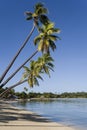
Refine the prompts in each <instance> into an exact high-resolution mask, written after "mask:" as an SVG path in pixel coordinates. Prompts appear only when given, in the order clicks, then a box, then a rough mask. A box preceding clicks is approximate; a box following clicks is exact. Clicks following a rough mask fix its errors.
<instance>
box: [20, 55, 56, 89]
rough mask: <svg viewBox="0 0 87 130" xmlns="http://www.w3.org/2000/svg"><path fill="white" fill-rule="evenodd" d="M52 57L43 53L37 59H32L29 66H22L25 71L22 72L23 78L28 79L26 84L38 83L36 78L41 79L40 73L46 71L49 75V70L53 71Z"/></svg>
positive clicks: (31, 85)
mask: <svg viewBox="0 0 87 130" xmlns="http://www.w3.org/2000/svg"><path fill="white" fill-rule="evenodd" d="M52 62H53V59H52V57H51V56H50V55H49V54H44V55H42V57H39V58H38V60H37V61H32V62H31V64H30V68H29V67H26V66H25V67H24V69H25V72H24V74H23V79H26V78H27V79H28V84H29V85H30V87H33V86H34V85H39V82H38V79H41V80H43V78H42V77H41V74H43V73H46V74H48V75H49V76H50V70H52V71H53V67H54V65H53V63H52Z"/></svg>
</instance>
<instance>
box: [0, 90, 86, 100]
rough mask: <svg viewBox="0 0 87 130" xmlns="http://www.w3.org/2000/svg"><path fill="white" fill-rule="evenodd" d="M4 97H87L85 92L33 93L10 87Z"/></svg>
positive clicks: (0, 91)
mask: <svg viewBox="0 0 87 130" xmlns="http://www.w3.org/2000/svg"><path fill="white" fill-rule="evenodd" d="M6 89H7V88H5V89H0V93H2V92H3V91H4V90H6ZM3 97H4V98H11V97H16V98H18V99H31V98H39V99H44V98H87V92H64V93H62V94H57V93H51V92H45V93H35V92H29V93H28V92H27V90H26V89H25V90H24V91H22V92H15V90H14V89H12V90H11V91H10V92H8V93H7V94H4V96H3Z"/></svg>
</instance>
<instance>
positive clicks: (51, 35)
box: [34, 22, 60, 53]
mask: <svg viewBox="0 0 87 130" xmlns="http://www.w3.org/2000/svg"><path fill="white" fill-rule="evenodd" d="M39 31H40V33H39V35H38V36H37V37H35V39H34V44H35V45H38V50H39V51H42V52H45V53H49V52H50V50H49V48H51V49H52V50H53V51H54V50H55V49H56V45H55V41H57V40H58V39H60V38H59V37H58V36H56V35H55V33H59V32H60V29H57V28H54V23H52V22H50V23H49V24H46V25H42V27H40V28H39Z"/></svg>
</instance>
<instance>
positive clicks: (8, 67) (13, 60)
mask: <svg viewBox="0 0 87 130" xmlns="http://www.w3.org/2000/svg"><path fill="white" fill-rule="evenodd" d="M34 29H35V24H34V25H33V27H32V29H31V32H30V33H29V35H28V37H27V38H26V39H25V41H24V43H23V44H22V46H21V47H20V49H19V50H18V52H17V53H16V55H15V56H14V58H13V59H12V61H11V62H10V64H9V65H8V66H7V68H6V70H5V71H4V73H3V74H2V76H1V77H0V83H1V82H2V80H3V79H4V77H5V75H6V74H7V72H8V71H9V70H10V68H11V66H12V65H13V63H14V62H15V60H16V58H17V57H18V56H19V54H20V52H21V51H22V50H23V48H24V47H25V45H26V43H27V42H28V40H29V38H30V37H31V35H32V33H33V32H34Z"/></svg>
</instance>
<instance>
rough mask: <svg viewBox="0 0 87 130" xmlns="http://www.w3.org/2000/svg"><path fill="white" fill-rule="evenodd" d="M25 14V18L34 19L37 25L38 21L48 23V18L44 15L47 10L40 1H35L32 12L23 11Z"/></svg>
mask: <svg viewBox="0 0 87 130" xmlns="http://www.w3.org/2000/svg"><path fill="white" fill-rule="evenodd" d="M25 13H26V15H27V18H26V19H27V20H32V19H33V21H34V23H35V25H36V26H38V25H39V23H40V22H41V23H42V24H48V23H49V19H48V17H47V16H46V15H45V14H47V13H48V10H47V9H46V8H45V7H44V5H43V4H42V3H37V4H36V5H35V6H34V13H32V12H28V11H27V12H25Z"/></svg>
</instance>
